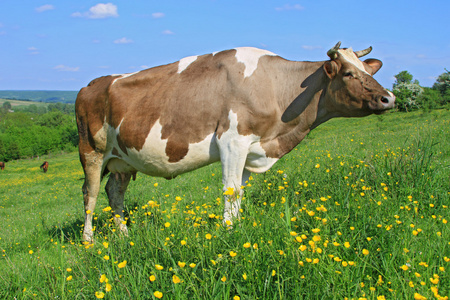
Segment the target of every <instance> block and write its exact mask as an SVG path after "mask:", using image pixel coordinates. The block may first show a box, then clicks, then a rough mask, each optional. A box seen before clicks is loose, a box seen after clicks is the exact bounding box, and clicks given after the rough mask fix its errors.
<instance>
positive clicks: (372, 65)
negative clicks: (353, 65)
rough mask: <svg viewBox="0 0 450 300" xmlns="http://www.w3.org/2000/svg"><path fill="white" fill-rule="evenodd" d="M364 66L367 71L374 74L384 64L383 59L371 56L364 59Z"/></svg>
mask: <svg viewBox="0 0 450 300" xmlns="http://www.w3.org/2000/svg"><path fill="white" fill-rule="evenodd" d="M364 63H365V64H364V67H365V68H366V71H367V72H369V73H370V74H372V75H374V74H375V73H376V72H378V70H379V69H380V68H381V67H382V66H383V63H382V62H381V60H378V59H373V58H369V59H366V60H365V61H364Z"/></svg>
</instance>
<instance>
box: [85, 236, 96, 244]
mask: <svg viewBox="0 0 450 300" xmlns="http://www.w3.org/2000/svg"><path fill="white" fill-rule="evenodd" d="M93 243H94V237H93V236H92V235H87V234H83V244H93Z"/></svg>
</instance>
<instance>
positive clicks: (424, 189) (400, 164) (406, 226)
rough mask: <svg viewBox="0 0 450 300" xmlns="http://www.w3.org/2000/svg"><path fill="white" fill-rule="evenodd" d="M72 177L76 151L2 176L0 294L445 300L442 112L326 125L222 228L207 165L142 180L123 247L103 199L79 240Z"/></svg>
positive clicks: (446, 130)
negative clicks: (87, 238) (89, 236)
mask: <svg viewBox="0 0 450 300" xmlns="http://www.w3.org/2000/svg"><path fill="white" fill-rule="evenodd" d="M44 159H45V160H47V161H49V163H50V166H49V171H48V173H46V174H44V173H42V172H41V171H40V169H39V165H40V164H41V163H42V161H43V160H44ZM83 176H84V174H83V172H82V169H81V166H80V164H79V161H78V155H77V154H76V153H72V154H67V155H61V156H52V157H42V158H40V159H39V160H36V159H33V160H20V161H11V162H8V163H7V164H6V168H5V170H4V171H0V218H1V220H2V224H3V226H2V230H1V231H0V251H1V254H2V255H1V256H0V280H1V283H0V298H2V299H50V298H52V299H55V298H58V299H96V298H104V299H157V298H162V299H346V298H348V299H448V296H449V295H450V276H449V273H450V229H449V224H448V221H449V220H450V209H449V206H450V112H449V111H445V110H442V111H432V112H430V113H422V112H416V113H408V114H400V113H392V114H386V115H383V116H371V117H367V118H363V119H339V120H332V121H329V122H328V123H326V124H324V125H322V126H321V127H319V128H317V129H315V130H314V131H313V132H312V133H311V134H310V135H309V136H308V137H307V139H305V140H304V141H303V142H302V143H301V144H300V145H299V146H297V148H296V149H295V150H294V151H292V152H291V153H290V154H288V155H287V156H286V157H284V158H283V159H282V160H280V161H279V162H278V163H277V164H276V165H275V166H274V167H273V168H272V169H271V170H270V171H268V172H267V173H265V174H259V175H253V177H252V178H250V180H249V182H248V185H247V186H246V187H245V195H244V196H245V199H244V200H243V207H242V219H241V220H240V222H239V223H238V224H237V225H236V226H235V227H234V228H233V229H227V228H224V227H223V226H222V217H221V215H222V210H223V200H222V198H221V196H222V186H221V171H220V165H219V164H214V165H211V166H207V167H205V168H202V169H200V170H197V171H195V172H192V173H189V174H185V175H182V176H179V177H177V178H175V179H173V180H170V181H166V180H164V179H161V178H151V177H145V176H143V175H141V174H138V177H137V179H136V181H135V182H131V183H130V186H129V189H128V193H127V195H126V198H125V201H126V215H127V222H128V226H129V229H130V235H129V237H123V236H121V235H120V234H118V232H116V229H115V226H113V225H112V219H111V215H110V212H109V209H110V208H109V206H108V201H107V198H106V194H105V192H104V190H103V188H102V191H101V194H100V196H99V199H98V202H97V208H96V210H95V212H94V213H95V215H94V218H95V223H94V225H95V226H96V227H95V238H96V241H95V243H94V244H92V245H84V244H83V243H82V242H81V231H82V226H83V200H82V194H81V185H82V183H83ZM105 181H106V180H105ZM104 184H105V182H103V185H104ZM446 297H447V298H446Z"/></svg>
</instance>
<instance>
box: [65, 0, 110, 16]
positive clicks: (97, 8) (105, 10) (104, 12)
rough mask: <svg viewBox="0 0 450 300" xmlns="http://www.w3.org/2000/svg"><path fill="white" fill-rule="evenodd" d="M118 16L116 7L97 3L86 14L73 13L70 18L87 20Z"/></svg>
mask: <svg viewBox="0 0 450 300" xmlns="http://www.w3.org/2000/svg"><path fill="white" fill-rule="evenodd" d="M118 16H119V14H118V13H117V6H116V5H114V4H112V3H99V4H97V5H94V6H92V7H91V8H89V11H87V12H84V13H81V12H75V13H73V14H72V17H79V18H88V19H105V18H110V17H118Z"/></svg>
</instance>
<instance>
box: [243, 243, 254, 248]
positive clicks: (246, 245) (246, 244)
mask: <svg viewBox="0 0 450 300" xmlns="http://www.w3.org/2000/svg"><path fill="white" fill-rule="evenodd" d="M251 246H252V244H250V243H245V244H244V248H250V247H251Z"/></svg>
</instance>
